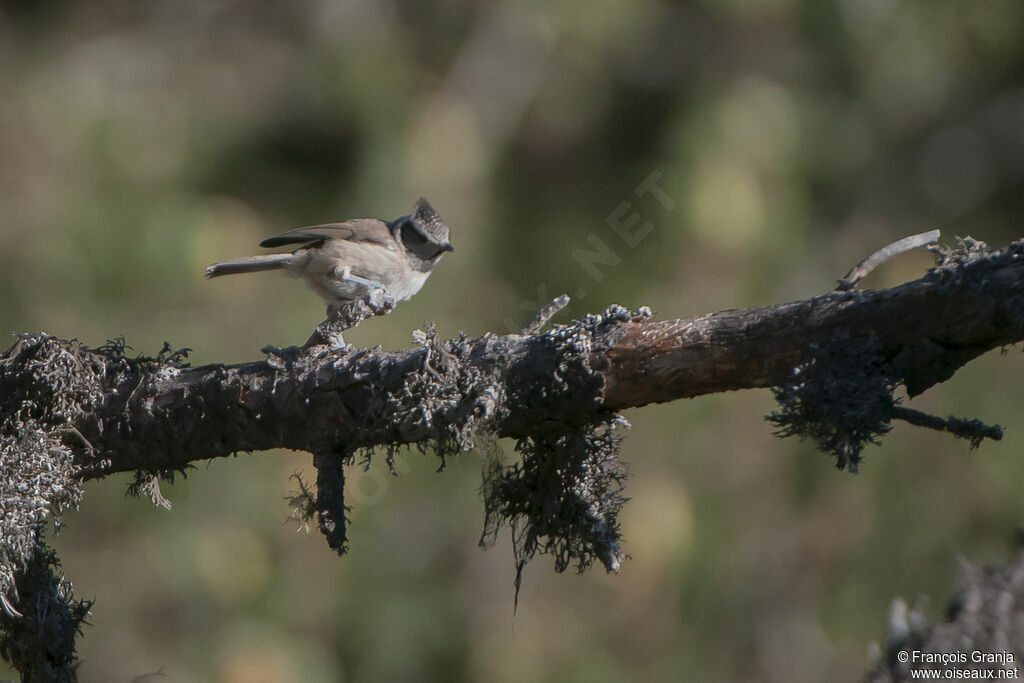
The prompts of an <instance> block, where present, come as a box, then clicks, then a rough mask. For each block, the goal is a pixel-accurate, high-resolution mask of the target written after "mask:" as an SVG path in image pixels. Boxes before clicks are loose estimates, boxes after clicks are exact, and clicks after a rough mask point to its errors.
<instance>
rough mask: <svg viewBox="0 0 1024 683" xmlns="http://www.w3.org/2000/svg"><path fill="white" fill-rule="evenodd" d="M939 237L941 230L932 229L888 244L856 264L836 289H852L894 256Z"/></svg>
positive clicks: (846, 290) (929, 242)
mask: <svg viewBox="0 0 1024 683" xmlns="http://www.w3.org/2000/svg"><path fill="white" fill-rule="evenodd" d="M938 239H939V231H938V230H930V231H928V232H922V233H919V234H917V235H911V236H910V237H904V238H903V239H901V240H896V241H895V242H893V243H892V244H887V245H886V246H884V247H882V248H881V249H879V250H878V251H876V252H875V253H873V254H872V255H871V256H868V257H867V258H866V259H864V260H863V261H861V262H860V263H858V264H857V265H856V266H854V268H853V269H852V270H851V271H850V272H849V273H847V274H846V276H845V277H844V278H843V279H842V280H840V281H839V284H838V285H836V291H837V292H848V291H850V290H851V289H853V288H854V287H856V286H857V283H858V282H860V281H861V280H863V279H864V278H865V277H867V275H868V273H870V272H871V271H873V270H874V269H875V268H877V267H878V266H880V265H882V264H883V263H885V262H886V261H888V260H889V259H891V258H892V257H893V256H897V255H898V254H902V253H903V252H906V251H910V250H911V249H917V248H918V247H923V246H925V245H928V244H932V243H933V242H935V241H936V240H938Z"/></svg>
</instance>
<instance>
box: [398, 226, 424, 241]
mask: <svg viewBox="0 0 1024 683" xmlns="http://www.w3.org/2000/svg"><path fill="white" fill-rule="evenodd" d="M402 237H403V239H404V240H405V242H406V243H407V244H408V243H415V244H423V243H424V242H426V241H427V236H426V235H424V234H423V233H422V232H421V231H419V230H417V229H416V228H414V227H412V226H411V225H407V226H406V227H405V229H404V230H403V231H402Z"/></svg>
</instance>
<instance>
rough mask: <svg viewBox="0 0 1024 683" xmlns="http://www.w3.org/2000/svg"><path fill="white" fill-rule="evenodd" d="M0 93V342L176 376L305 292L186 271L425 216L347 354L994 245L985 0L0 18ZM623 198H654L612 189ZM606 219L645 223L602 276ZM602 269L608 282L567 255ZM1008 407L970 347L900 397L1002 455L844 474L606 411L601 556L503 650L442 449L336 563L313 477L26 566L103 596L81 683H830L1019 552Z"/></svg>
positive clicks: (105, 517)
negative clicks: (167, 349) (413, 246)
mask: <svg viewBox="0 0 1024 683" xmlns="http://www.w3.org/2000/svg"><path fill="white" fill-rule="evenodd" d="M0 92H2V93H3V94H2V96H0V292H3V305H2V307H0V329H2V330H3V331H5V332H16V331H18V332H28V331H37V330H44V331H46V332H49V333H51V334H55V335H59V336H62V337H77V338H78V339H80V340H81V341H82V342H84V343H86V344H90V345H98V344H101V343H103V342H104V340H106V339H108V338H112V337H115V336H117V335H124V336H125V338H126V339H127V341H128V343H129V344H130V345H132V346H133V347H134V348H135V349H136V350H137V351H138V352H147V353H155V352H156V351H157V350H159V348H160V346H161V344H162V343H163V341H164V340H168V341H170V342H171V344H172V345H174V346H176V347H179V346H191V347H193V348H194V349H195V352H194V354H193V356H192V360H193V362H195V363H197V364H202V363H210V362H239V361H245V360H253V359H257V358H259V357H260V353H259V349H260V347H261V346H263V345H264V344H268V343H270V344H275V345H279V346H283V345H287V344H293V343H301V342H302V341H304V340H305V339H306V337H307V336H308V334H309V332H310V330H311V329H312V327H313V326H314V325H315V324H316V323H317V322H319V321H320V320H321V319H322V317H323V306H322V304H321V303H320V302H319V300H318V299H317V298H316V297H315V296H313V295H312V294H311V293H309V292H307V291H305V288H304V287H303V285H302V284H301V283H300V282H296V281H290V280H288V279H286V278H283V277H281V276H278V275H276V274H262V275H252V276H247V277H236V278H225V279H222V280H216V281H206V280H204V279H203V277H202V271H203V268H204V267H205V266H206V265H208V264H209V263H212V262H213V261H215V260H217V259H221V258H225V257H231V256H238V255H244V254H250V253H256V252H257V251H258V248H256V244H257V243H258V242H259V241H260V240H261V239H263V238H264V237H267V236H270V235H273V234H276V233H278V232H280V231H282V230H284V229H287V228H291V227H294V226H298V225H303V224H309V223H317V222H324V221H331V220H340V219H344V218H350V217H357V216H379V217H384V218H394V217H396V216H398V215H401V214H404V213H407V212H408V210H409V208H410V207H411V206H412V204H413V202H414V201H415V200H416V199H417V198H418V197H419V196H421V195H422V196H426V197H428V198H429V199H430V200H431V202H432V203H433V204H434V206H435V207H436V208H437V209H438V211H439V212H440V213H441V214H442V215H443V216H445V218H446V219H447V220H448V222H449V224H450V225H451V226H452V240H453V242H454V244H455V245H456V246H457V249H458V250H457V251H456V252H455V253H454V254H452V255H450V256H448V257H447V258H446V259H445V260H444V261H443V262H442V263H441V264H440V266H439V267H438V269H437V271H436V272H435V273H434V275H433V276H432V278H431V280H430V282H429V283H428V284H427V286H426V287H425V289H424V291H423V292H421V293H420V294H419V295H418V296H417V297H416V298H415V299H414V300H412V301H410V302H406V303H403V304H402V305H401V306H400V307H399V309H398V310H397V311H396V312H395V313H394V314H392V315H391V316H390V317H388V318H382V319H376V320H372V321H369V322H368V323H366V324H365V325H363V326H362V327H360V328H359V329H358V330H357V331H355V332H354V333H352V334H351V335H349V337H350V339H349V340H350V341H352V342H355V343H357V344H360V345H375V344H382V345H383V346H384V347H385V348H397V347H403V346H409V345H410V344H411V336H410V333H411V331H412V330H413V329H415V328H416V327H418V326H421V325H422V324H423V322H424V321H425V320H434V321H436V322H437V325H438V329H439V332H440V333H441V334H442V336H453V335H457V334H458V332H459V331H460V330H462V331H465V332H466V333H468V334H470V335H479V334H482V333H484V332H486V331H489V330H490V331H495V332H499V333H501V332H505V331H507V330H509V329H510V328H514V327H516V326H518V325H521V324H522V323H523V322H524V321H526V320H527V319H528V318H529V316H530V315H531V314H532V312H533V311H535V310H536V308H537V307H538V305H539V304H537V303H534V302H538V301H539V300H540V299H541V298H545V299H549V298H551V297H553V296H555V295H557V294H559V293H561V292H569V293H570V294H574V295H575V299H574V301H573V304H572V306H571V307H570V309H569V310H568V311H567V312H566V313H565V314H563V316H562V317H561V319H563V320H564V319H566V318H567V316H569V315H572V316H576V315H580V314H583V313H586V312H591V311H598V310H600V309H602V308H603V307H605V306H606V305H607V304H610V303H613V302H614V303H620V304H623V305H626V306H631V307H635V306H639V305H644V304H646V305H650V306H652V307H653V308H654V309H655V312H656V315H657V316H658V317H659V318H671V317H679V316H687V315H698V314H701V313H705V312H710V311H713V310H718V309H722V308H733V307H743V306H750V305H758V304H768V303H774V302H778V301H784V300H789V299H796V298H804V297H807V296H811V295H815V294H818V293H821V292H824V291H827V290H829V289H831V288H832V287H833V286H834V284H835V280H836V279H837V278H839V277H840V276H842V275H843V274H844V273H845V272H846V270H847V269H848V268H849V267H850V266H852V265H853V264H854V263H856V262H857V261H858V260H860V259H861V258H862V257H864V256H865V255H867V254H868V253H870V252H871V251H873V250H874V249H875V248H877V247H879V246H881V245H883V244H885V243H887V242H889V241H891V240H894V239H897V238H899V237H902V236H905V235H908V234H911V233H915V232H921V231H924V230H928V229H932V228H935V227H939V228H941V229H942V231H943V235H944V238H945V239H947V240H949V239H952V237H953V236H955V235H967V234H970V235H972V236H973V237H975V238H978V239H982V240H985V241H987V242H989V243H990V244H1000V243H1004V242H1006V241H1009V240H1012V239H1015V238H1017V237H1020V236H1021V231H1022V230H1021V216H1022V210H1024V5H1022V4H1020V3H1019V2H1017V1H1016V0H1002V1H995V0H993V1H990V2H942V3H936V2H929V1H926V0H918V1H916V2H899V1H897V0H804V1H797V0H790V1H782V2H768V1H766V0H732V1H719V2H715V1H711V0H706V1H704V2H695V3H670V2H661V1H657V0H629V1H626V0H621V1H614V0H609V1H603V2H596V3H583V2H552V3H518V4H517V3H512V2H473V1H471V0H463V1H461V2H448V3H436V4H427V3H412V2H371V1H369V0H367V1H365V2H328V1H326V0H304V1H302V2H294V3H243V2H235V1H232V0H222V1H219V2H206V1H201V0H177V1H175V2H170V1H166V0H165V1H159V0H158V1H153V2H145V3H137V2H128V1H124V2H91V3H71V2H62V1H59V0H49V1H42V2H32V1H30V0H23V1H21V2H6V3H4V5H3V9H0ZM652 174H653V175H652ZM652 177H653V178H654V180H655V181H656V182H657V183H658V184H659V186H660V187H661V188H663V190H664V192H665V193H666V196H667V197H668V200H667V201H666V200H665V197H663V196H661V195H657V194H650V193H648V194H642V195H638V193H637V192H636V188H637V187H638V186H639V185H640V184H641V183H642V182H644V180H645V179H651V178H652ZM634 214H635V215H636V216H637V217H638V218H635V219H632V218H631V217H632V216H633V215H634ZM616 219H621V220H630V219H632V220H636V221H637V223H636V224H635V225H634V229H635V230H637V231H641V227H640V226H642V224H643V223H644V222H646V223H649V224H650V226H651V227H650V229H649V230H643V231H642V232H643V239H641V240H640V241H639V242H638V243H635V244H632V245H628V244H626V243H625V242H624V241H623V240H622V239H620V237H619V235H617V234H616V233H615V231H614V230H613V229H612V228H611V227H610V224H609V221H611V222H615V220H616ZM638 234H640V233H639V232H638ZM595 240H599V241H600V242H601V243H603V244H604V245H605V246H606V247H607V248H608V249H609V250H610V251H611V252H612V253H613V255H614V258H613V259H609V260H613V261H615V264H614V265H610V264H605V265H600V266H599V272H598V273H597V275H600V277H596V276H595V274H594V273H593V272H590V271H588V270H587V269H585V268H584V267H583V266H581V265H580V263H579V262H578V260H577V259H575V258H574V257H573V252H574V251H575V250H581V249H582V250H590V251H593V250H594V249H595ZM929 263H930V259H929V257H928V256H927V255H926V254H923V253H921V254H910V255H906V256H904V257H901V258H899V259H897V260H896V261H893V262H891V263H889V264H887V265H886V266H885V267H883V268H882V269H880V270H879V271H877V272H876V273H875V274H874V275H872V276H871V278H870V280H869V281H868V282H867V283H866V286H871V287H883V286H890V285H893V284H897V283H900V282H903V281H906V280H908V279H913V278H916V277H918V276H919V275H920V274H921V273H922V272H923V270H924V269H925V268H926V267H927V266H928V265H929ZM4 345H5V346H6V344H4ZM1022 377H1024V362H1022V358H1021V354H1020V353H1019V351H1018V350H1016V349H1014V350H1011V352H1010V353H1009V354H1007V355H1002V356H1001V355H999V354H998V353H992V354H989V355H988V356H986V357H984V358H982V359H980V360H978V361H976V362H974V363H972V364H971V365H969V366H968V367H967V368H966V370H964V371H962V372H961V373H960V374H958V375H957V376H956V377H955V378H954V379H953V380H952V381H950V382H948V383H946V384H945V385H944V386H941V387H938V388H936V389H934V390H932V391H930V392H928V393H927V394H926V395H924V396H922V397H920V398H918V399H915V400H914V401H913V402H912V403H911V405H913V406H915V407H919V408H922V409H924V410H928V411H933V412H936V413H938V414H941V415H946V414H959V415H966V416H978V417H981V418H984V419H987V420H990V421H994V422H998V423H1000V424H1002V425H1004V426H1006V427H1007V428H1008V429H1007V434H1006V438H1005V439H1004V440H1003V441H1002V442H1001V443H998V444H996V443H987V444H985V445H984V446H983V447H982V448H981V449H980V450H979V451H976V452H971V451H969V450H968V447H967V444H966V443H964V442H961V441H956V440H954V439H952V438H947V437H944V436H941V435H936V434H932V433H928V432H925V431H923V430H920V429H913V428H910V427H907V426H904V425H897V426H896V427H895V429H894V430H893V432H892V434H891V435H890V436H889V437H887V438H886V440H885V441H884V443H883V445H882V446H881V447H878V448H869V449H868V450H867V451H866V453H865V455H866V461H865V462H864V464H863V467H862V474H860V475H859V476H850V475H848V474H846V473H839V472H836V471H835V470H834V469H833V467H832V463H831V462H830V460H829V459H827V458H826V457H824V456H822V455H820V454H818V453H816V452H815V451H814V450H813V448H812V447H811V446H810V445H809V444H801V443H798V442H796V441H788V440H787V441H781V440H779V439H776V438H773V437H772V435H771V427H770V425H768V424H767V423H766V422H764V421H763V419H762V416H763V415H764V414H765V413H767V412H769V411H770V410H771V409H772V400H771V396H770V394H769V392H767V391H756V392H754V391H750V392H740V393H730V394H728V395H716V396H708V397H703V398H699V399H695V400H690V401H682V402H677V403H673V404H668V405H662V406H651V407H647V408H643V409H639V410H633V411H630V412H629V413H628V414H627V417H628V418H629V419H630V420H631V421H632V422H633V425H634V427H633V430H632V432H631V433H630V434H629V436H628V438H627V440H626V442H625V444H624V447H623V450H622V457H623V458H624V459H625V460H626V461H627V462H628V463H629V465H630V467H631V469H632V478H631V480H630V483H629V493H630V495H631V496H632V497H633V500H632V502H630V503H629V504H628V505H627V507H626V509H625V511H624V534H625V538H626V548H625V549H626V551H627V552H629V553H631V554H632V557H633V559H632V560H631V561H629V562H627V563H625V565H624V567H623V570H622V572H621V574H620V575H618V576H611V575H606V574H605V573H604V572H603V571H601V570H594V571H591V572H590V573H588V574H586V575H584V576H582V577H580V576H576V575H574V574H571V573H569V574H565V575H556V574H554V573H553V571H552V570H551V561H550V560H549V559H548V558H540V559H538V560H537V561H535V562H534V563H533V564H531V565H530V566H529V568H528V569H527V573H526V578H525V582H524V586H523V592H522V594H521V596H520V602H519V609H518V613H517V614H516V615H515V616H514V615H513V588H512V580H513V573H514V572H513V559H512V553H511V548H510V544H509V540H508V536H507V534H505V535H503V536H502V537H500V538H499V542H498V544H497V545H496V546H495V547H494V548H493V549H492V550H490V551H488V552H483V551H481V550H479V549H478V548H477V545H476V543H477V540H478V537H479V533H480V529H481V525H482V518H483V510H482V504H481V502H480V499H479V495H478V488H479V473H480V459H479V457H478V456H477V455H476V454H473V453H469V454H466V455H465V456H462V457H460V458H458V459H456V460H455V461H450V462H449V463H448V468H447V470H446V472H445V473H443V474H440V475H437V474H435V473H434V470H435V469H436V467H437V462H436V461H435V460H434V459H432V458H430V457H424V456H421V455H417V454H411V453H405V454H402V455H400V456H399V458H398V467H399V470H400V471H401V476H399V477H397V478H395V477H390V476H389V475H387V474H385V470H384V468H383V466H382V464H379V463H374V464H373V466H372V467H371V468H370V469H369V470H368V471H367V472H361V471H359V470H353V471H352V473H351V478H350V480H349V493H348V496H349V499H350V501H351V502H352V503H353V505H354V509H353V511H352V518H353V523H352V526H351V530H350V537H351V553H350V555H349V556H347V557H345V558H343V559H339V558H337V557H335V556H334V555H333V554H332V553H331V552H330V551H329V550H328V548H327V547H326V544H325V543H324V542H323V540H322V539H321V538H320V537H319V536H318V534H316V533H314V534H310V535H307V534H305V533H296V529H295V526H294V524H293V523H291V522H286V518H287V516H288V508H287V504H286V502H285V500H284V498H283V497H284V496H285V495H286V494H287V493H288V492H289V490H290V489H291V488H292V487H291V483H290V482H289V481H288V475H289V474H291V473H292V472H293V471H295V470H303V471H305V473H306V475H307V476H312V467H311V458H310V457H309V456H308V455H307V454H304V453H291V452H273V453H260V454H254V455H242V456H240V457H238V458H233V459H226V460H221V461H218V462H213V463H209V464H208V465H207V464H200V465H199V467H198V469H197V470H195V471H194V472H193V473H192V474H191V475H190V476H189V477H188V479H187V480H185V481H181V482H179V483H177V484H175V485H174V486H167V487H165V490H164V493H165V494H166V495H167V496H168V497H169V498H171V499H172V501H173V502H174V510H173V511H171V512H167V511H165V510H160V509H154V508H153V507H152V506H151V505H150V504H149V503H148V501H145V500H141V499H129V498H126V497H125V496H124V491H125V488H126V486H127V483H128V477H126V476H119V477H114V478H112V479H110V480H107V481H102V482H94V483H90V484H89V486H88V487H87V490H86V498H85V502H84V505H83V507H82V510H81V511H80V512H78V513H73V514H69V515H68V517H67V520H66V521H67V522H68V528H67V529H66V530H65V531H64V532H63V533H62V534H61V535H60V536H59V537H58V539H57V540H56V545H57V547H58V549H59V551H60V553H61V556H62V558H63V560H64V566H65V569H66V570H67V573H68V575H69V577H70V578H71V579H72V580H73V582H74V585H75V588H76V591H77V593H78V594H79V595H81V596H84V597H92V598H95V599H96V601H97V602H96V605H95V608H94V614H93V616H92V620H91V622H92V626H91V627H90V628H88V629H87V631H86V634H85V638H84V639H83V640H82V641H81V648H80V653H81V657H82V659H83V660H84V662H83V664H82V666H81V669H80V675H81V678H82V680H85V681H108V680H129V679H130V678H132V677H133V676H137V675H140V674H146V673H152V672H157V671H162V672H164V673H166V674H167V675H168V679H169V680H174V681H226V682H234V681H336V680H459V679H464V680H481V681H482V680H488V681H512V680H516V681H518V680H552V681H554V680H558V681H602V680H607V681H619V680H720V681H730V680H764V681H820V680H855V679H857V678H858V677H859V674H860V672H861V671H863V670H864V669H865V668H866V667H867V666H868V655H867V653H868V643H869V642H870V641H872V640H874V639H877V638H879V637H880V636H881V635H882V632H883V629H884V625H885V622H886V613H887V607H888V604H889V602H890V601H891V600H892V598H893V597H895V596H905V597H907V598H908V599H909V600H911V601H914V600H916V599H917V598H918V597H919V596H920V595H929V596H931V599H932V602H931V607H930V611H931V613H933V614H935V615H939V614H940V613H941V610H942V608H943V606H944V602H945V600H946V598H947V597H948V596H949V595H950V594H951V592H952V591H953V590H955V588H956V580H957V576H958V574H959V571H960V565H959V562H960V558H967V559H969V560H971V561H975V562H1000V561H1003V560H1004V559H1006V558H1007V557H1008V555H1009V553H1010V552H1011V543H1012V540H1011V539H1012V538H1013V534H1014V531H1015V529H1016V528H1017V527H1018V525H1019V524H1020V523H1021V520H1022V515H1024V496H1021V495H1020V482H1021V481H1024V459H1022V458H1021V448H1022V444H1024V420H1022V419H1021V416H1020V410H1019V403H1018V402H1019V401H1020V400H1021V398H1022V397H1021V386H1022V382H1021V379H1022ZM1014 406H1017V407H1016V408H1015V407H1014ZM505 449H506V451H507V452H508V453H510V454H511V449H510V448H509V447H508V446H507V445H506V447H505ZM5 675H7V676H10V675H12V674H10V673H7V672H5V670H4V668H3V665H0V678H2V677H4V676H5Z"/></svg>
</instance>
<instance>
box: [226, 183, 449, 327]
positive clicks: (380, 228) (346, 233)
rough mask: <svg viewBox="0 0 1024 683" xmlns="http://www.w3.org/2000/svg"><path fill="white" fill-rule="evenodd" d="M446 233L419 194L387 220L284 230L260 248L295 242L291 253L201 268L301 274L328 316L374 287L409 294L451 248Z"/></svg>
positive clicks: (396, 296) (402, 296)
mask: <svg viewBox="0 0 1024 683" xmlns="http://www.w3.org/2000/svg"><path fill="white" fill-rule="evenodd" d="M448 235H449V229H448V225H447V224H446V223H445V222H444V219H442V218H441V216H439V215H438V213H437V212H436V211H434V207H432V206H431V205H430V202H428V201H427V200H426V199H422V198H421V199H420V200H419V201H418V202H416V205H415V206H414V207H413V211H412V213H411V214H410V215H408V216H402V217H401V218H396V219H395V220H393V221H382V220H379V219H377V218H354V219H352V220H347V221H345V222H343V223H327V224H325V225H313V226H310V227H306V228H295V229H294V230H289V231H288V232H286V233H284V234H283V235H278V236H277V237H270V238H268V239H265V240H263V241H262V242H260V246H261V247H280V246H284V245H286V244H298V245H300V246H299V248H298V249H296V250H295V251H294V252H292V253H290V254H267V255H264V256H244V257H241V258H236V259H231V260H229V261H221V262H220V263H214V264H213V265H212V266H210V267H209V268H207V269H206V277H208V278H212V277H218V276H220V275H234V274H236V273H254V272H257V271H261V270H278V269H283V270H285V271H287V272H288V273H289V274H291V275H294V276H302V277H304V278H305V279H306V282H307V283H308V284H309V286H310V288H312V289H313V291H315V292H316V293H317V294H319V295H320V296H321V297H323V299H324V300H325V301H326V302H327V309H328V312H329V314H330V315H333V314H334V313H335V312H337V310H338V308H339V307H340V306H341V305H342V304H344V303H346V302H350V301H354V300H356V299H361V298H363V297H365V296H366V295H367V294H370V293H371V292H373V290H375V289H379V290H382V291H383V293H384V294H386V295H387V296H389V297H391V298H392V299H394V300H395V301H404V300H406V299H409V298H411V297H412V296H413V295H414V294H416V292H418V291H420V288H421V287H423V283H424V282H426V280H427V277H429V276H430V272H431V271H432V270H433V269H434V266H436V265H437V263H438V261H440V260H441V257H442V256H444V255H445V252H449V251H454V247H452V245H451V242H449V241H448Z"/></svg>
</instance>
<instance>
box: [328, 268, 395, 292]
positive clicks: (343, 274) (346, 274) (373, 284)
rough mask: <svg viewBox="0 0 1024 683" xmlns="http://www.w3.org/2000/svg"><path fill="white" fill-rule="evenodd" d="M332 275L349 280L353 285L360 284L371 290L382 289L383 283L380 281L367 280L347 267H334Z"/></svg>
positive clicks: (345, 280)
mask: <svg viewBox="0 0 1024 683" xmlns="http://www.w3.org/2000/svg"><path fill="white" fill-rule="evenodd" d="M334 277H336V278H338V279H339V280H342V281H344V282H351V283H352V284H354V285H361V286H363V287H366V288H368V289H371V290H373V289H384V285H382V284H381V283H379V282H377V281H375V280H367V279H366V278H364V277H359V276H358V275H353V274H352V272H351V271H350V270H349V269H348V268H335V269H334Z"/></svg>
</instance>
